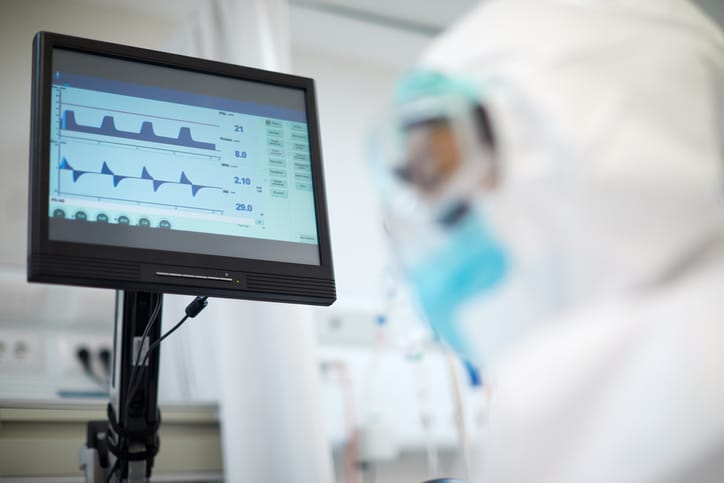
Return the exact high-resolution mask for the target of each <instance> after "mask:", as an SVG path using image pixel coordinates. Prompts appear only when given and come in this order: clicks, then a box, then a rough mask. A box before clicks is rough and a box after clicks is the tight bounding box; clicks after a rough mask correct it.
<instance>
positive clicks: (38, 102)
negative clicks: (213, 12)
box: [28, 32, 336, 305]
mask: <svg viewBox="0 0 724 483" xmlns="http://www.w3.org/2000/svg"><path fill="white" fill-rule="evenodd" d="M54 49H64V50H70V51H76V52H81V53H87V54H94V55H100V56H103V57H107V58H116V59H122V60H127V61H133V62H142V63H147V64H152V65H159V66H164V67H171V68H177V69H183V70H187V71H195V72H201V73H205V74H211V75H219V76H224V77H229V78H235V79H240V80H246V81H253V82H260V83H265V84H270V85H277V86H281V87H291V88H296V89H300V90H303V91H304V94H305V103H306V110H307V125H308V128H309V148H310V158H311V172H312V183H313V194H314V202H315V211H316V222H317V235H318V236H317V238H318V247H319V262H320V263H319V265H307V264H299V263H288V262H277V261H265V260H256V259H248V258H231V257H224V256H216V255H204V254H191V253H182V252H169V251H163V250H154V249H138V248H129V247H115V246H113V247H111V246H107V245H93V244H85V243H71V242H64V241H57V240H51V239H49V236H48V231H49V230H48V224H49V220H50V217H49V216H48V206H49V200H48V183H49V177H50V162H49V156H50V116H51V95H50V94H51V84H52V71H53V69H52V55H53V50H54ZM30 134H31V136H30V173H29V194H28V196H29V214H28V216H29V220H28V232H29V233H28V280H29V281H37V282H49V283H62V284H70V285H84V286H94V287H103V288H115V289H123V290H144V291H155V292H166V293H183V294H197V293H199V294H205V295H209V296H219V297H227V298H239V299H252V300H271V301H279V302H295V303H308V304H322V305H328V304H331V303H332V302H333V301H334V300H335V298H336V290H335V288H334V271H333V267H332V254H331V244H330V234H329V222H328V214H327V202H326V197H325V189H324V175H323V166H322V153H321V143H320V137H319V119H318V115H317V103H316V95H315V85H314V80H313V79H309V78H306V77H300V76H295V75H290V74H282V73H277V72H270V71H266V70H261V69H256V68H251V67H244V66H238V65H232V64H227V63H222V62H215V61H210V60H204V59H198V58H192V57H187V56H182V55H177V54H171V53H166V52H160V51H154V50H148V49H142V48H138V47H131V46H126V45H120V44H115V43H109V42H104V41H98V40H91V39H85V38H79V37H73V36H68V35H62V34H56V33H49V32H39V33H38V34H36V36H35V38H34V40H33V74H32V92H31V133H30ZM109 252H112V253H113V255H112V256H109V254H108V253H109ZM68 263H71V264H72V263H75V264H76V265H77V266H78V267H79V270H77V271H75V270H71V269H70V267H69V266H68ZM104 263H107V264H108V269H107V270H103V266H102V265H103V264H104ZM119 266H120V267H122V268H123V270H114V269H113V268H114V267H119ZM85 267H87V268H88V269H87V270H84V268H85ZM90 267H92V269H91V268H90ZM159 267H160V268H159ZM165 268H168V270H170V272H169V271H165ZM126 269H129V270H126ZM159 272H164V273H177V274H178V273H180V274H184V275H189V276H188V277H183V278H180V277H177V278H178V280H174V279H173V278H172V277H163V276H158V275H156V274H157V273H159ZM129 273H137V274H138V275H130V276H129V275H128V274H129ZM224 274H229V277H230V278H232V279H234V282H232V284H231V285H229V283H228V282H224V281H218V280H209V281H207V280H205V279H202V278H194V277H195V276H197V275H200V276H202V277H203V276H205V275H209V276H211V275H221V277H219V278H225V277H223V275H224ZM247 276H252V277H256V278H255V280H256V279H259V280H262V282H261V283H257V284H256V285H257V286H256V287H255V288H254V289H251V288H250V287H248V286H247V284H246V279H247ZM259 277H261V278H259ZM295 284H296V285H300V284H301V286H304V287H306V288H304V289H299V287H297V288H296V289H295V287H294V285H295ZM285 287H286V288H285Z"/></svg>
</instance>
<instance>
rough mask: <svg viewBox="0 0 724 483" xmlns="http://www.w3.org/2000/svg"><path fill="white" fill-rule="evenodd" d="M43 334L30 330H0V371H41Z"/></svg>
mask: <svg viewBox="0 0 724 483" xmlns="http://www.w3.org/2000/svg"><path fill="white" fill-rule="evenodd" d="M44 362H45V344H44V336H43V335H42V334H41V333H38V332H36V331H32V330H0V372H2V373H12V372H36V371H42V370H43V367H44Z"/></svg>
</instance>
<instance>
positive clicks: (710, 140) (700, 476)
mask: <svg viewBox="0 0 724 483" xmlns="http://www.w3.org/2000/svg"><path fill="white" fill-rule="evenodd" d="M422 67H424V68H430V69H434V70H440V71H442V72H445V73H448V74H451V75H463V76H466V77H468V78H469V77H471V76H472V77H474V78H476V79H478V80H480V81H482V82H483V83H484V84H485V85H486V86H487V87H486V89H485V94H484V96H482V97H483V98H484V102H485V104H486V105H487V106H488V108H489V110H490V115H491V119H492V122H493V125H494V128H495V131H496V134H497V137H498V140H499V149H500V161H501V163H502V181H501V185H500V187H499V188H498V189H497V190H496V193H495V194H494V196H491V197H490V202H489V206H488V208H487V210H488V211H487V213H486V214H487V216H488V222H489V223H490V225H491V226H492V227H493V228H494V229H495V230H496V232H497V233H500V235H501V239H502V240H503V241H504V242H506V243H507V244H508V248H509V249H510V251H511V253H513V254H514V255H515V254H516V253H517V254H520V253H523V252H526V251H529V252H532V253H534V252H535V251H536V246H537V245H538V244H540V245H541V246H546V247H553V248H552V251H548V252H547V253H549V254H550V253H555V256H553V257H550V259H551V260H554V263H553V265H551V266H552V267H553V268H555V271H556V276H555V277H551V278H550V283H551V284H554V285H555V287H554V290H553V291H554V292H555V293H556V294H557V297H558V300H557V302H556V304H557V310H556V311H552V312H551V313H541V314H540V317H539V320H536V323H535V324H531V325H529V326H526V327H525V330H524V331H522V332H521V333H520V334H518V336H517V338H516V341H515V343H514V344H512V345H511V348H510V350H508V351H506V352H505V354H504V355H503V356H502V359H501V360H500V361H499V364H496V371H495V374H494V376H493V379H492V380H493V402H492V406H491V412H490V422H489V427H488V428H487V430H486V435H485V441H484V442H483V444H482V448H481V449H480V451H479V452H476V453H475V454H474V456H473V460H474V465H475V466H476V468H477V479H476V480H475V481H480V482H485V483H503V482H511V483H527V482H531V483H532V482H535V483H721V482H724V210H723V201H724V191H723V189H722V188H723V187H724V183H723V181H724V176H723V175H722V173H723V171H724V163H723V156H722V153H723V152H724V150H723V139H724V137H723V133H724V119H723V115H724V37H723V36H722V33H721V31H720V30H719V29H718V28H717V27H716V26H715V25H714V24H713V23H712V22H711V21H710V20H708V19H707V18H706V17H705V16H704V15H703V14H702V13H701V12H700V11H699V10H697V9H696V8H695V7H694V6H693V5H692V4H690V3H688V2H686V1H683V0H588V1H585V0H579V1H574V0H569V1H564V0H528V1H525V0H498V1H495V0H493V1H488V2H484V3H482V4H481V5H480V6H479V7H478V8H477V9H476V10H474V11H473V12H472V13H471V14H470V15H468V16H467V17H466V18H465V19H464V20H463V21H461V22H460V23H459V24H458V25H457V26H455V27H454V28H453V29H452V30H451V31H449V32H448V33H447V34H445V35H444V36H443V37H442V38H440V39H439V40H438V41H437V42H436V43H435V44H434V45H433V46H432V48H431V49H430V51H429V52H428V53H427V55H426V56H425V57H424V58H423V61H422ZM523 258H525V257H524V256H523ZM533 258H535V256H533ZM539 282H540V280H539V281H538V282H537V283H539ZM542 288H545V287H542ZM549 288H550V287H548V288H546V289H549ZM523 303H525V301H523ZM481 326H482V327H483V328H482V329H480V328H478V332H477V333H476V335H475V337H476V338H477V339H476V342H477V341H480V342H481V343H482V344H483V345H484V344H485V343H486V330H488V329H486V328H485V327H486V326H485V324H484V323H481ZM489 330H490V331H491V332H494V331H495V330H500V328H498V329H494V328H490V329H489ZM496 337H497V335H493V336H492V338H493V339H494V338H496Z"/></svg>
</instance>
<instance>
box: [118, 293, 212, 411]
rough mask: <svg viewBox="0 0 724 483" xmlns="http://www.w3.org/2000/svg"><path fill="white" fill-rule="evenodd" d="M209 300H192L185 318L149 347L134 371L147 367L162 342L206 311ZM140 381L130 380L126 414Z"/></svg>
mask: <svg viewBox="0 0 724 483" xmlns="http://www.w3.org/2000/svg"><path fill="white" fill-rule="evenodd" d="M207 299H208V297H202V296H198V297H196V298H195V299H194V300H192V301H191V303H189V304H188V305H187V306H186V310H185V312H186V315H184V316H183V317H182V318H181V320H179V321H178V322H177V323H176V325H174V326H173V327H172V328H171V329H169V330H168V331H166V333H165V334H163V335H162V336H161V337H160V338H159V339H158V340H157V341H155V342H154V343H153V344H151V345H150V346H149V347H148V350H147V351H146V354H145V356H144V357H143V361H141V364H140V366H139V365H138V364H136V366H135V367H134V369H135V368H137V367H143V366H145V365H146V362H147V361H148V358H149V357H150V356H151V354H152V353H153V351H154V350H155V349H156V348H157V347H158V346H159V345H160V344H161V342H162V341H163V340H164V339H165V338H166V337H168V336H169V335H171V334H173V333H174V332H175V331H176V329H178V328H179V327H181V325H183V323H184V322H186V320H187V319H188V318H189V317H190V318H193V317H196V316H197V315H199V313H200V312H201V311H202V310H204V308H206V306H207V305H208V301H207ZM141 347H143V342H141ZM140 353H141V351H139V352H138V354H139V355H140ZM137 362H138V361H137ZM132 375H133V373H132ZM140 381H141V379H140V378H139V379H134V380H132V381H131V380H129V386H128V387H129V391H128V394H127V396H126V406H125V413H126V414H128V408H129V406H130V403H131V401H132V400H133V396H134V395H135V393H136V391H137V390H138V385H139V384H140Z"/></svg>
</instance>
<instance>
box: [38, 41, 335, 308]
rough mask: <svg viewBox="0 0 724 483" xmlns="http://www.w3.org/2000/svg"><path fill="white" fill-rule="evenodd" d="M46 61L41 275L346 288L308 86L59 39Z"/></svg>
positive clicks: (200, 288)
mask: <svg viewBox="0 0 724 483" xmlns="http://www.w3.org/2000/svg"><path fill="white" fill-rule="evenodd" d="M34 55H35V61H34V69H35V70H34V79H33V80H34V83H33V109H32V114H33V122H32V124H33V126H32V128H33V133H32V139H31V173H30V175H31V176H30V177H31V191H30V207H31V210H30V216H31V223H30V253H29V256H30V260H29V278H30V279H31V280H38V281H50V282H58V283H77V284H83V285H96V286H107V287H113V288H126V289H128V288H136V289H143V290H157V291H166V292H181V293H190V292H192V291H193V292H194V293H196V292H202V293H208V294H210V295H220V296H228V297H237V298H261V299H274V300H281V301H299V302H305V300H302V299H304V298H310V296H311V299H316V298H317V295H314V294H312V293H311V292H314V291H315V288H314V287H315V286H318V287H324V288H325V290H323V292H324V291H326V292H329V287H332V293H333V292H334V290H333V275H332V267H331V254H330V247H329V235H328V228H327V219H326V216H327V215H326V202H325V197H324V187H323V176H322V164H321V153H320V148H319V139H318V137H319V134H318V127H317V116H316V101H315V99H314V84H313V82H312V81H311V80H310V79H306V78H302V77H297V76H290V75H285V74H279V73H272V72H268V71H262V70H257V69H250V68H246V67H240V66H232V65H229V64H222V63H217V62H210V61H205V60H199V59H192V58H188V57H182V56H177V55H172V54H165V53H161V52H155V51H149V50H145V49H137V48H131V47H126V46H120V45H116V44H108V43H105V42H97V41H91V40H88V39H79V38H75V37H68V36H62V35H57V34H49V33H40V34H38V36H37V37H36V41H35V49H34ZM48 257H50V258H52V259H53V260H52V263H50V260H49V259H48ZM44 260H45V262H46V263H41V262H43V261H44ZM69 264H70V265H73V264H76V265H78V266H79V268H80V270H78V271H76V270H71V272H72V273H67V272H68V269H70V268H71V267H70V266H69ZM104 264H105V265H106V266H105V268H106V269H107V270H106V272H107V273H106V274H104V273H103V268H104V267H103V265H104ZM119 264H120V265H119ZM83 267H87V268H88V270H86V271H84V270H83ZM116 269H118V270H116ZM126 270H131V271H135V272H136V276H135V277H129V276H128V275H127V274H126V275H122V276H117V274H116V272H124V271H126ZM250 276H251V278H252V281H253V280H254V276H257V277H262V280H267V282H274V283H271V285H269V286H264V283H262V287H257V289H259V290H254V284H253V283H252V284H251V287H250V284H249V283H248V281H249V277H250ZM264 277H267V278H264ZM269 277H271V279H269ZM284 277H291V278H290V279H288V280H286V282H287V285H289V286H288V287H287V288H286V289H285V288H283V286H284V285H285V283H284ZM134 278H135V280H134ZM330 282H331V284H332V285H330ZM309 283H311V284H312V288H311V292H310V287H308V286H306V285H308V284H309ZM319 283H321V285H318V284H319ZM305 284H306V285H305ZM295 285H296V287H295ZM300 289H301V292H300ZM279 290H281V291H282V292H284V290H286V291H287V292H288V293H286V294H284V293H275V292H276V291H279ZM300 294H301V295H300ZM323 298H324V299H325V302H323V303H327V302H326V301H327V300H328V299H330V293H326V294H325V295H324V296H323ZM289 299H291V300H289ZM332 299H333V295H332ZM306 302H309V303H319V300H306Z"/></svg>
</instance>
